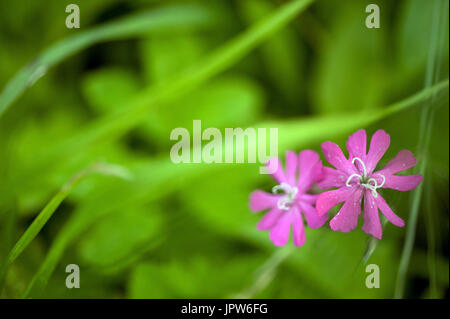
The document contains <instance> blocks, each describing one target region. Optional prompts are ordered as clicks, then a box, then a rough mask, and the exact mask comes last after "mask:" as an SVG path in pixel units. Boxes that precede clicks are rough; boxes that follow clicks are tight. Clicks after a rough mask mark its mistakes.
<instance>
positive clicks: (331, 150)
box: [322, 141, 355, 175]
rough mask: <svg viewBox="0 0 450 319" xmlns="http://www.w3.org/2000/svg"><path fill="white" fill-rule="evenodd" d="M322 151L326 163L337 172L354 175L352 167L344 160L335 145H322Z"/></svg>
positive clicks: (330, 143) (342, 154) (325, 143)
mask: <svg viewBox="0 0 450 319" xmlns="http://www.w3.org/2000/svg"><path fill="white" fill-rule="evenodd" d="M322 151H323V155H324V156H325V158H326V159H327V161H328V162H329V163H330V164H331V165H333V166H334V167H336V168H337V169H338V170H341V171H343V172H345V173H347V174H348V175H350V174H353V173H355V169H354V167H353V165H352V164H351V162H350V161H349V160H347V159H346V158H345V156H344V153H342V150H341V149H340V147H339V146H338V145H337V144H336V143H333V142H329V141H328V142H324V143H322Z"/></svg>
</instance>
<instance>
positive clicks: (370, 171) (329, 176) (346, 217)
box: [316, 130, 423, 239]
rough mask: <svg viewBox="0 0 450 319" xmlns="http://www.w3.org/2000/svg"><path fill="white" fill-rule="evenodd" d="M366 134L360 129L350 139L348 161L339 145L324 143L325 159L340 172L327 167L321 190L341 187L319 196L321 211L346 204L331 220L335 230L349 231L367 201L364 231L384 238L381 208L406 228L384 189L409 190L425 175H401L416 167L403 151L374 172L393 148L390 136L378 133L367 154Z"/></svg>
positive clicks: (411, 158)
mask: <svg viewBox="0 0 450 319" xmlns="http://www.w3.org/2000/svg"><path fill="white" fill-rule="evenodd" d="M366 140H367V138H366V131H365V130H359V131H357V132H356V133H354V134H353V135H351V136H350V137H349V138H348V140H347V149H348V152H349V158H348V159H347V158H345V156H344V154H343V153H342V151H341V149H340V148H339V146H337V145H336V144H335V143H332V142H325V143H323V144H322V150H323V153H324V155H325V158H326V159H327V160H328V162H329V163H330V164H331V165H333V166H334V167H335V168H336V169H332V168H328V167H324V174H325V176H324V178H323V180H322V181H321V182H320V183H319V184H318V186H319V187H320V188H325V189H328V188H330V187H338V189H336V190H332V191H328V192H325V193H322V194H320V195H319V197H318V199H317V204H316V208H317V212H318V213H319V215H323V214H325V213H326V212H328V210H330V209H331V208H332V207H333V206H336V205H337V204H339V203H341V202H344V204H343V205H342V207H341V209H340V210H339V212H338V213H337V215H336V216H334V217H333V219H332V220H331V221H330V226H331V228H332V229H333V230H338V231H342V232H349V231H351V230H353V229H354V228H355V227H356V226H357V224H358V216H359V214H360V213H361V202H362V199H364V204H363V205H364V215H363V219H364V225H363V227H362V229H363V231H364V232H365V233H367V234H370V235H372V236H374V237H376V238H378V239H381V236H382V230H381V223H380V217H379V215H378V209H380V210H381V212H382V213H383V215H384V216H385V217H386V218H387V220H389V221H390V222H391V223H392V224H394V225H396V226H399V227H403V226H404V224H405V223H404V221H403V220H402V219H401V218H400V217H398V216H397V215H396V214H395V213H394V212H393V211H392V209H391V208H390V207H389V205H388V204H387V203H386V201H385V200H384V199H383V197H381V195H380V194H379V193H378V191H379V189H380V188H391V189H395V190H398V191H409V190H411V189H413V188H415V187H416V186H417V185H419V183H420V182H421V181H422V179H423V176H422V175H410V176H398V175H395V173H398V172H401V171H403V170H406V169H408V168H411V167H413V166H414V165H416V162H417V161H416V158H415V157H414V155H413V154H412V153H411V152H410V151H408V150H402V151H400V152H399V153H398V154H397V155H396V156H395V157H394V158H393V159H391V160H390V161H389V162H388V163H387V164H386V166H385V167H384V168H383V169H381V170H379V171H374V170H375V167H376V166H377V163H378V161H379V160H380V159H381V158H382V157H383V155H384V153H385V152H386V150H387V149H388V147H389V144H390V137H389V135H388V134H387V133H386V132H385V131H383V130H378V131H377V132H375V134H374V135H373V136H372V140H371V141H370V148H369V152H368V153H366V143H367V141H366Z"/></svg>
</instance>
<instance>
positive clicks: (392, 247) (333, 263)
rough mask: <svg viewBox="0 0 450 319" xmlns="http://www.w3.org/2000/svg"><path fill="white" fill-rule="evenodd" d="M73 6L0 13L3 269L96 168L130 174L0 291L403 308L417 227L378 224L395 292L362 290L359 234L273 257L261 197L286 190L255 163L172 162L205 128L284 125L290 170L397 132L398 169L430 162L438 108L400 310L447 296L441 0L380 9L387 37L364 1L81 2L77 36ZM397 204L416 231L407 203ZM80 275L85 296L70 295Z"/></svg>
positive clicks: (395, 195) (80, 212)
mask: <svg viewBox="0 0 450 319" xmlns="http://www.w3.org/2000/svg"><path fill="white" fill-rule="evenodd" d="M71 2H73V1H60V0H51V1H46V2H45V4H42V3H38V2H36V1H28V0H20V1H13V2H5V1H3V2H1V3H0V12H1V13H0V17H1V18H0V87H2V88H7V85H8V83H9V86H8V87H9V88H8V89H5V90H4V91H3V93H2V95H1V97H0V236H1V240H0V253H1V254H0V261H1V263H3V262H4V260H5V258H6V256H7V254H8V253H9V251H10V250H11V248H12V246H13V245H14V244H15V243H16V242H17V240H18V239H19V238H20V236H21V235H22V234H23V233H24V231H25V230H26V229H27V228H28V227H29V225H30V224H31V222H32V221H33V219H34V217H35V216H36V215H37V214H38V213H39V212H40V211H41V209H42V208H43V207H44V206H45V205H46V204H47V203H48V202H49V201H50V199H51V198H52V196H54V194H56V193H57V192H58V190H59V189H60V188H61V187H62V185H64V184H65V183H66V182H67V181H68V180H69V179H70V178H71V176H73V175H74V174H76V173H77V172H78V171H80V170H81V169H83V168H85V167H86V166H87V165H89V164H90V163H92V162H95V161H98V160H101V161H106V162H109V163H115V164H118V165H120V166H122V167H123V168H124V169H126V170H127V171H129V172H130V173H131V175H132V178H131V179H120V178H115V177H113V176H101V175H90V176H86V177H85V178H84V179H83V180H82V181H81V182H80V184H79V185H77V186H76V187H75V188H74V189H73V190H72V191H71V193H70V195H69V196H68V198H67V199H65V200H64V201H63V203H62V204H61V205H60V206H59V207H58V209H57V210H56V211H55V212H54V214H53V216H52V217H51V218H50V220H49V221H48V222H47V224H46V225H45V227H44V228H43V229H42V230H41V232H40V233H39V235H38V236H37V237H36V238H35V239H34V240H33V241H32V242H31V244H30V245H29V247H27V248H26V249H25V251H24V252H23V254H22V255H20V256H19V258H18V259H17V260H16V261H15V262H14V263H13V264H12V265H11V267H10V268H9V270H8V273H7V276H6V279H5V287H4V289H3V291H2V292H1V295H0V296H2V297H5V298H18V297H23V296H27V297H42V298H202V297H203V298H224V297H231V298H232V297H244V298H253V297H261V298H391V297H393V296H394V287H395V282H396V278H397V271H398V266H399V262H400V256H401V251H402V247H403V244H404V240H405V229H401V228H396V227H394V226H392V225H390V224H387V226H386V227H385V228H384V231H383V239H382V240H381V241H380V242H378V243H377V245H376V249H375V250H374V251H373V254H372V255H370V258H369V260H368V263H375V264H378V265H379V266H380V270H381V287H380V289H367V288H366V286H365V277H366V275H367V274H366V273H365V265H364V264H363V262H362V259H363V256H364V255H365V253H366V250H367V248H368V243H369V242H370V239H369V237H368V236H367V235H366V234H364V233H363V232H362V230H361V229H360V227H358V228H357V229H356V230H355V231H353V232H352V233H348V234H347V233H346V234H344V233H337V232H332V231H331V230H330V229H329V227H328V226H324V227H322V228H321V229H315V230H310V229H308V230H307V234H306V236H307V241H306V244H305V246H304V247H301V248H293V247H284V248H277V247H274V246H273V245H272V244H271V242H270V241H269V238H268V234H267V233H266V232H259V231H257V230H256V226H255V225H256V223H257V221H258V220H259V218H260V217H261V215H257V214H252V213H250V211H249V209H248V196H249V194H250V192H251V191H252V190H254V189H256V188H261V189H264V190H270V189H271V187H272V186H273V181H272V180H271V179H270V178H269V177H268V176H265V175H260V174H259V167H258V166H259V164H239V165H238V164H234V165H225V164H210V165H206V164H178V165H177V164H174V163H172V162H171V161H170V158H169V151H170V147H171V145H172V143H173V141H170V139H169V135H170V132H171V130H172V129H174V128H176V127H185V128H187V129H188V130H191V128H192V121H193V120H194V119H200V120H202V126H203V127H204V128H206V127H217V128H219V129H221V130H223V129H224V128H225V127H242V128H246V127H278V128H279V151H280V156H282V155H283V152H284V151H285V150H286V149H294V150H296V151H300V150H301V149H305V148H311V149H315V150H317V151H319V145H320V142H322V141H324V140H333V141H335V142H336V143H338V144H340V145H341V146H343V145H344V142H345V140H346V137H347V136H348V134H349V133H352V132H353V131H354V130H356V129H358V128H366V129H367V130H368V132H369V133H370V134H372V133H373V132H374V131H375V130H376V129H378V128H382V129H385V130H386V131H387V132H388V133H389V134H390V135H391V147H390V148H389V150H388V152H387V154H386V155H385V157H384V159H383V160H382V163H381V164H384V163H386V162H387V160H388V159H389V158H391V157H393V156H394V155H395V154H396V153H397V152H398V151H400V150H401V149H405V148H406V149H411V150H412V151H413V152H414V153H416V154H417V152H419V154H417V155H418V157H419V159H420V157H421V154H420V151H421V150H417V149H416V148H417V143H418V140H419V137H420V135H421V134H424V132H421V131H420V125H419V123H420V119H421V114H422V113H421V110H422V109H423V107H424V106H426V105H430V107H432V108H433V110H434V111H435V117H434V118H435V120H434V121H433V123H432V133H431V136H432V138H431V142H430V146H429V149H428V166H427V174H426V184H425V191H424V194H423V200H422V202H421V206H420V210H419V220H418V224H417V233H416V240H415V245H414V249H413V253H412V257H411V260H410V262H409V271H408V273H407V281H406V294H405V297H421V298H428V297H444V296H447V295H448V246H447V244H448V233H449V229H448V185H449V184H448V177H449V158H448V154H449V149H448V145H449V140H448V136H449V122H448V117H449V114H448V82H447V83H446V84H445V82H441V86H440V89H439V90H437V91H436V92H437V93H436V95H434V98H433V99H430V92H431V91H429V90H428V91H423V92H422V93H419V95H414V94H416V93H417V92H419V91H421V90H422V89H423V87H424V78H425V74H426V72H427V70H429V68H430V66H429V64H428V60H429V54H430V51H431V49H430V47H433V46H436V48H437V49H436V52H437V53H436V60H437V61H438V62H439V63H438V66H439V67H438V68H437V69H436V71H435V72H434V81H433V84H436V83H438V82H440V81H442V80H446V79H447V78H448V67H449V65H448V7H447V15H445V14H444V13H445V10H444V11H443V12H444V13H442V14H441V15H440V17H441V19H443V20H442V21H443V23H441V25H444V26H445V30H443V29H442V28H440V29H439V30H440V32H441V33H442V32H444V33H445V43H444V45H439V44H438V43H433V42H432V41H430V39H433V37H431V36H430V34H432V32H436V30H433V28H432V23H431V22H432V21H433V19H434V18H436V17H433V8H434V6H435V5H436V3H438V2H439V0H433V1H421V0H403V1H395V2H394V1H387V0H385V1H381V0H380V1H377V3H378V4H379V6H380V10H381V28H380V29H368V28H366V27H365V24H364V21H365V18H366V16H367V13H366V12H365V7H366V5H367V4H369V3H372V2H374V1H366V0H357V1H327V0H319V1H315V2H313V3H312V4H310V5H309V1H301V0H300V1H294V2H292V1H291V3H290V4H287V5H286V1H281V0H243V1H225V0H214V1H154V0H153V1H152V0H137V1H121V0H103V1H95V2H93V1H88V0H79V1H77V2H76V3H77V4H78V5H79V6H80V11H81V29H80V30H70V29H67V28H66V27H65V25H64V21H65V18H66V15H67V14H66V13H65V6H66V5H67V4H69V3H71ZM303 7H304V8H305V10H303ZM278 8H283V9H278ZM11 13H14V14H11ZM111 21H115V22H112V23H111ZM261 21H263V22H262V23H261ZM287 22H289V23H288V24H287V25H284V24H285V23H287ZM105 23H107V24H106V27H103V25H105ZM108 23H109V24H108ZM245 30H250V31H245ZM83 32H84V33H83ZM244 32H247V33H244ZM62 39H65V40H64V41H63V42H59V43H58V44H56V45H55V43H57V42H58V41H60V40H62ZM254 47H255V49H254V50H253V48H254ZM48 48H50V49H48ZM46 50H47V51H46ZM39 52H45V53H44V54H43V55H40V60H39V59H38V60H35V59H36V57H37V56H38V53H39ZM30 61H34V64H33V63H31V64H28V63H30ZM26 65H28V67H25V68H24V66H26ZM39 66H45V68H44V69H42V68H41V69H39ZM19 70H22V71H20V72H19ZM38 71H39V72H43V71H45V74H41V75H44V76H43V77H42V78H41V79H37V78H36V72H38ZM18 72H19V73H18ZM39 72H38V73H39ZM37 75H40V74H37ZM14 76H16V77H15V78H13V77H14ZM30 77H31V78H32V79H33V80H36V82H35V83H34V84H33V85H31V84H32V83H31V82H30V81H29V79H30ZM11 79H14V80H12V82H9V81H10V80H11ZM442 83H444V84H442ZM5 92H6V93H5ZM424 92H425V93H424ZM433 92H435V91H433ZM411 96H415V97H416V98H413V99H412V100H408V98H409V97H411ZM399 101H403V102H405V101H406V102H405V103H403V102H401V103H400V104H396V103H397V102H399ZM389 105H391V106H389ZM388 106H389V107H388ZM398 106H400V107H398ZM422 155H423V154H422ZM383 196H384V197H386V199H387V201H388V202H389V203H390V205H391V207H392V208H393V209H394V211H395V212H396V213H397V214H398V215H399V216H401V217H402V218H403V219H405V220H406V223H407V224H408V214H409V212H410V209H411V194H409V193H399V192H394V191H389V190H384V192H383ZM289 245H292V244H291V243H289ZM73 263H75V264H78V265H80V268H81V288H80V289H71V290H69V289H67V288H66V286H65V278H66V275H67V274H66V273H65V266H66V265H67V264H73Z"/></svg>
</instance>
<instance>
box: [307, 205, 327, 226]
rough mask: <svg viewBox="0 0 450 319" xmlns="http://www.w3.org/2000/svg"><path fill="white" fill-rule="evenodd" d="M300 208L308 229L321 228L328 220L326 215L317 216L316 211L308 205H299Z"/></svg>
mask: <svg viewBox="0 0 450 319" xmlns="http://www.w3.org/2000/svg"><path fill="white" fill-rule="evenodd" d="M300 208H301V210H302V212H303V215H304V216H305V219H306V223H307V224H308V227H309V228H319V227H322V226H323V224H325V223H326V222H327V220H328V215H327V214H324V215H321V216H319V214H318V213H317V211H316V209H315V208H314V207H313V206H312V205H310V204H308V203H304V202H303V203H301V204H300Z"/></svg>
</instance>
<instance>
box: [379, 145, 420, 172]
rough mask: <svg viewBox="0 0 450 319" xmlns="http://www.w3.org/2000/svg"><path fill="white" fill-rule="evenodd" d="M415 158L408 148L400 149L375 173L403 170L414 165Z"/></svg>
mask: <svg viewBox="0 0 450 319" xmlns="http://www.w3.org/2000/svg"><path fill="white" fill-rule="evenodd" d="M416 163H417V159H416V158H415V157H414V155H413V153H411V152H410V151H408V150H401V151H400V152H398V153H397V155H395V157H394V158H392V159H391V160H390V161H389V162H388V163H387V164H386V166H385V167H383V169H382V170H380V171H378V172H376V174H382V175H393V174H395V173H398V172H401V171H404V170H406V169H408V168H411V167H413V166H415V165H416Z"/></svg>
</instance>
